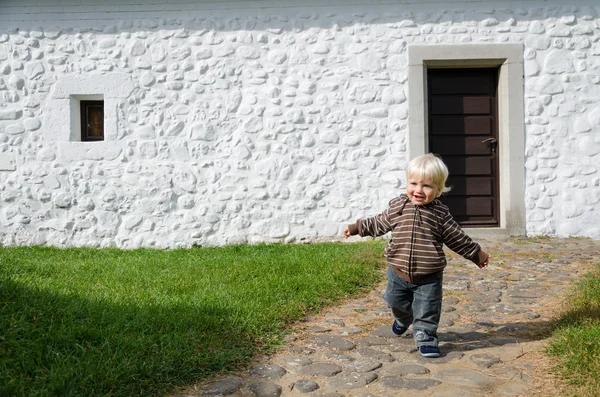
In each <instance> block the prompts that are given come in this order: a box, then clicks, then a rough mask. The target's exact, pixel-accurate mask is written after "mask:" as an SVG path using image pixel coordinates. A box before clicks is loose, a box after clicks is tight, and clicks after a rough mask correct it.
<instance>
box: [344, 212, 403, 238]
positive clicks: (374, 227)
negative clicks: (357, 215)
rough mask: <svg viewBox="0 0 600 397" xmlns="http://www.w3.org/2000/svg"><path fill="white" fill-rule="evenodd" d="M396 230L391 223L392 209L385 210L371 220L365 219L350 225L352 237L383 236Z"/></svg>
mask: <svg viewBox="0 0 600 397" xmlns="http://www.w3.org/2000/svg"><path fill="white" fill-rule="evenodd" d="M393 228H394V225H392V224H391V222H390V208H387V209H386V210H384V211H383V212H382V213H381V214H379V215H376V216H373V217H371V218H363V219H359V220H357V221H356V223H354V224H351V225H348V230H350V235H355V234H358V235H360V236H373V237H378V236H383V235H384V234H386V233H387V232H389V231H390V230H392V229H393Z"/></svg>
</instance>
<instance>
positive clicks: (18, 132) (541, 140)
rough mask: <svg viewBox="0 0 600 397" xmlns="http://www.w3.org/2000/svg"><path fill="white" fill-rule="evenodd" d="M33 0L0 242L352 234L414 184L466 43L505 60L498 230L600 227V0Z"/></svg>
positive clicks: (6, 73)
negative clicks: (424, 95)
mask: <svg viewBox="0 0 600 397" xmlns="http://www.w3.org/2000/svg"><path fill="white" fill-rule="evenodd" d="M165 3H168V4H165ZM39 4H41V2H39V1H33V0H4V1H2V2H0V244H2V245H31V244H46V245H55V246H94V247H104V246H117V247H122V248H136V247H143V246H154V247H179V246H181V247H189V246H192V245H198V244H199V245H222V244H231V243H240V242H249V243H255V242H263V241H265V242H272V241H281V242H298V241H322V240H334V239H341V234H342V233H341V231H342V230H343V228H344V226H345V225H346V224H347V223H348V222H352V221H354V220H355V219H356V218H359V217H362V216H365V215H373V214H376V213H378V212H379V211H381V210H382V209H383V208H385V206H386V204H387V202H388V201H389V199H391V198H392V197H394V196H396V195H397V194H399V193H400V192H402V191H403V189H404V179H405V178H404V169H405V167H406V164H407V162H408V160H409V157H410V156H412V155H416V154H419V153H420V152H422V151H423V150H424V149H423V148H424V147H425V145H424V142H423V141H422V140H423V139H424V138H423V137H425V136H426V131H425V130H424V128H425V127H424V126H423V123H419V120H418V119H419V114H420V112H421V111H422V110H423V103H422V100H421V101H420V100H419V98H420V96H419V95H420V94H419V93H418V92H417V91H414V90H418V89H419V88H421V89H422V87H419V86H418V85H417V84H419V81H421V80H419V79H422V70H423V65H425V64H426V63H427V61H428V59H432V60H435V61H436V62H454V60H453V58H454V57H453V56H451V55H450V56H446V55H444V56H442V55H441V53H443V52H448V53H450V54H452V53H453V52H454V51H456V54H457V56H456V60H457V62H466V63H467V64H468V63H469V62H475V64H477V62H483V61H485V62H492V63H493V65H495V66H498V67H500V68H501V77H500V85H501V86H500V87H499V92H500V99H499V101H500V102H502V103H501V104H500V106H501V107H503V108H501V109H500V113H503V112H504V113H503V114H504V116H503V115H502V114H501V115H500V119H501V120H500V123H501V126H500V148H499V150H500V155H501V156H503V157H502V158H501V165H500V172H501V178H502V182H501V187H502V191H501V195H502V197H501V201H502V202H501V207H502V208H504V210H503V212H502V214H501V223H502V229H506V230H508V231H509V232H511V233H527V234H529V235H539V234H544V235H551V236H587V237H592V238H600V204H599V203H600V172H599V168H600V17H599V13H600V4H598V2H597V1H586V0H575V1H572V2H568V3H565V2H558V1H556V2H555V1H538V0H525V1H519V2H513V1H477V2H458V1H443V2H432V1H431V0H423V1H419V2H412V1H402V0H399V1H388V2H384V1H381V2H370V1H364V0H362V1H354V0H351V1H342V0H332V1H328V2H322V1H317V0H309V1H306V2H302V3H298V2H291V1H277V0H274V1H268V2H266V1H238V2H223V1H220V2H216V1H215V2H205V1H196V2H194V1H191V0H189V1H186V0H174V1H170V2H159V1H156V0H149V1H143V0H131V1H116V0H110V1H104V2H91V1H74V0H62V1H61V0H55V1H53V2H49V5H43V6H42V5H39ZM562 4H567V5H566V6H563V5H562ZM470 45H473V46H475V45H478V47H465V46H470ZM507 45H509V46H507ZM423 46H437V47H431V48H423ZM440 46H441V47H440ZM515 48H516V49H517V50H516V51H515ZM428 49H429V50H431V49H436V51H433V52H431V51H430V52H427V50H428ZM438 50H439V51H438ZM411 51H412V52H411ZM473 51H476V52H473ZM409 54H410V56H409ZM420 54H421V55H420ZM422 54H425V55H422ZM460 54H462V55H460ZM465 54H466V55H465ZM468 54H481V55H468ZM493 54H496V55H493ZM498 54H499V55H498ZM507 54H508V55H507ZM472 56H475V57H477V58H478V59H471V57H472ZM429 57H430V58H429ZM442 58H443V59H442ZM411 59H417V61H416V62H417V63H416V64H413V65H411V64H410V62H411ZM482 60H483V61H482ZM419 62H420V63H419ZM502 73H504V75H503V74H502ZM420 74H421V75H420ZM419 75H420V77H419ZM503 76H504V77H503ZM420 84H421V85H422V83H420ZM409 87H411V89H410V90H409ZM415 87H416V88H415ZM411 90H413V91H411ZM82 99H102V100H104V103H105V140H104V141H103V142H81V141H80V139H79V136H80V132H79V130H78V128H79V127H78V115H77V103H78V101H79V100H82ZM409 109H410V112H409ZM411 129H412V130H411ZM411 140H412V141H411Z"/></svg>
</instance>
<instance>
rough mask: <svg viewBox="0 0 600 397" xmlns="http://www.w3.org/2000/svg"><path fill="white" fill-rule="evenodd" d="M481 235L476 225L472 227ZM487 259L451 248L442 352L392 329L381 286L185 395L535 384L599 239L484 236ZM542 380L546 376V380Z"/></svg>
mask: <svg viewBox="0 0 600 397" xmlns="http://www.w3.org/2000/svg"><path fill="white" fill-rule="evenodd" d="M472 235H473V234H472ZM476 240H477V241H478V242H480V243H481V245H482V246H483V248H484V249H485V250H486V251H487V252H489V253H490V254H491V255H492V261H491V265H490V266H489V267H488V268H487V269H483V270H481V269H478V268H477V267H476V266H475V265H473V264H471V263H469V262H467V261H465V260H464V259H462V258H460V257H457V256H455V255H453V254H452V255H449V265H448V267H447V269H446V272H445V278H444V306H443V310H442V311H443V313H442V319H441V324H440V328H439V331H438V334H439V337H440V349H441V352H442V356H441V357H440V358H423V357H421V356H420V355H419V354H418V353H417V351H416V349H415V346H414V343H413V340H412V335H410V330H409V332H408V334H407V335H406V336H402V337H397V336H395V335H393V334H392V333H391V330H390V325H391V316H390V313H389V310H388V309H387V307H386V306H385V304H384V303H383V301H382V299H381V296H382V294H383V292H384V290H385V282H382V283H381V284H380V285H378V286H377V288H376V289H375V290H373V291H372V292H371V293H369V294H368V296H366V297H362V298H359V299H355V300H351V301H348V302H345V303H344V304H341V305H339V306H336V307H332V308H329V309H327V310H325V311H323V312H322V313H320V314H319V315H318V316H313V317H310V318H308V319H306V320H305V321H303V322H300V323H298V324H296V325H294V327H293V328H292V332H291V334H290V336H289V337H288V342H289V343H288V345H286V346H285V347H284V348H283V349H282V350H281V351H280V352H279V353H277V354H275V355H273V356H270V357H262V358H257V360H256V361H257V362H256V363H255V365H253V366H252V367H251V368H249V369H248V371H246V372H243V373H236V374H231V375H227V376H225V377H223V378H221V379H218V380H216V381H214V382H211V383H209V384H203V385H195V386H194V387H191V388H190V389H189V390H188V391H187V392H186V393H185V394H181V395H180V396H234V397H238V396H240V397H241V396H258V397H277V396H308V397H392V396H400V395H402V396H421V397H426V396H432V397H450V396H465V397H470V396H519V395H531V394H535V391H536V390H535V383H536V379H535V372H534V369H535V366H534V365H532V364H533V362H532V360H533V359H532V357H534V355H533V354H530V353H536V352H537V353H539V352H541V351H543V349H544V344H545V339H546V338H547V336H548V329H549V327H548V326H549V324H551V320H552V319H553V316H555V315H556V308H557V307H558V306H557V304H558V302H560V299H559V298H560V296H561V293H562V292H564V291H565V289H567V288H568V287H569V286H570V285H571V284H572V282H573V281H575V280H576V279H577V278H578V277H579V276H580V275H581V274H582V273H583V272H585V271H587V270H588V269H590V268H591V266H590V265H591V264H592V263H598V262H600V241H598V240H588V239H549V238H533V239H525V238H510V237H497V236H496V237H489V236H488V237H476ZM538 383H539V382H538Z"/></svg>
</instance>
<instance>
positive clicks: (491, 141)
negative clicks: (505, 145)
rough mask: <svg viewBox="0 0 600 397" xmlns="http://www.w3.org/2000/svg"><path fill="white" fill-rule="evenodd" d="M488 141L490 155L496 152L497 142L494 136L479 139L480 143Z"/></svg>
mask: <svg viewBox="0 0 600 397" xmlns="http://www.w3.org/2000/svg"><path fill="white" fill-rule="evenodd" d="M488 142H489V144H490V146H491V148H492V155H495V154H496V145H497V144H498V141H497V140H496V138H487V139H484V140H483V141H481V143H488Z"/></svg>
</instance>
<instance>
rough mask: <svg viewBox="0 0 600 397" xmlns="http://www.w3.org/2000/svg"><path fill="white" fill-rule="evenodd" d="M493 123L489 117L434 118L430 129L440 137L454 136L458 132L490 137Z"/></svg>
mask: <svg viewBox="0 0 600 397" xmlns="http://www.w3.org/2000/svg"><path fill="white" fill-rule="evenodd" d="M493 121H494V120H493V119H492V118H491V117H489V116H434V117H432V118H431V126H430V128H431V129H432V130H434V131H437V134H439V135H442V134H449V135H454V134H456V131H457V130H458V131H463V133H464V134H466V135H490V134H492V131H493Z"/></svg>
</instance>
